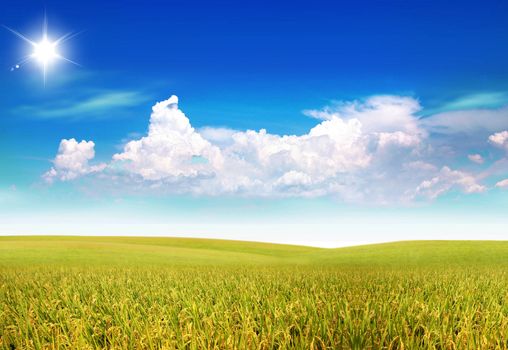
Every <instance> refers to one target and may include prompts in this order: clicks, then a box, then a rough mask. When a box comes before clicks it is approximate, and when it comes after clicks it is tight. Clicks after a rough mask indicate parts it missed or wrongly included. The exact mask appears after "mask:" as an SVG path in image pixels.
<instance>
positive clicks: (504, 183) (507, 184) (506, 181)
mask: <svg viewBox="0 0 508 350" xmlns="http://www.w3.org/2000/svg"><path fill="white" fill-rule="evenodd" d="M496 187H500V188H508V179H504V180H501V181H499V182H497V183H496Z"/></svg>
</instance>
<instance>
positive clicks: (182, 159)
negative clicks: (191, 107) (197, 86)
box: [113, 96, 223, 180]
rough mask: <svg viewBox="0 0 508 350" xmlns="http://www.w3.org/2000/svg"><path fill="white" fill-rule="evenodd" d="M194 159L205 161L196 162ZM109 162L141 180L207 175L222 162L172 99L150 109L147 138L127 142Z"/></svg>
mask: <svg viewBox="0 0 508 350" xmlns="http://www.w3.org/2000/svg"><path fill="white" fill-rule="evenodd" d="M195 157H202V158H203V159H206V160H207V162H206V163H203V162H199V163H196V162H194V161H193V159H195ZM113 159H114V160H115V161H121V162H122V165H123V167H124V169H125V170H128V171H129V172H131V173H133V174H137V175H140V176H141V177H142V178H143V179H145V180H164V179H170V178H172V179H175V180H176V179H177V178H178V177H198V176H210V174H211V173H213V171H214V170H215V169H218V168H220V167H221V166H222V163H223V159H222V155H221V152H220V150H219V148H217V147H216V146H213V145H212V144H211V143H210V142H208V141H207V140H205V139H204V138H203V137H202V136H201V135H200V134H199V133H198V132H196V130H195V129H194V128H193V127H192V126H191V124H190V122H189V119H188V118H187V117H186V116H185V114H183V112H182V111H181V110H180V109H178V97H176V96H171V97H170V98H169V99H168V100H166V101H162V102H159V103H157V104H156V105H155V106H153V108H152V115H151V117H150V127H149V131H148V135H147V136H145V137H142V138H140V139H138V140H133V141H130V142H128V143H127V144H126V145H125V146H124V150H123V152H122V153H118V154H115V155H114V156H113Z"/></svg>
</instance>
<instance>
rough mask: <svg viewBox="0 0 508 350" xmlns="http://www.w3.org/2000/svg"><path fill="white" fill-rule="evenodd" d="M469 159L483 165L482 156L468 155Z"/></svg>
mask: <svg viewBox="0 0 508 350" xmlns="http://www.w3.org/2000/svg"><path fill="white" fill-rule="evenodd" d="M467 158H468V159H469V160H470V161H472V162H473V163H476V164H483V162H484V159H483V157H482V156H481V155H480V154H468V156H467Z"/></svg>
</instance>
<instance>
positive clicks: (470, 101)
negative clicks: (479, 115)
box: [425, 91, 508, 115]
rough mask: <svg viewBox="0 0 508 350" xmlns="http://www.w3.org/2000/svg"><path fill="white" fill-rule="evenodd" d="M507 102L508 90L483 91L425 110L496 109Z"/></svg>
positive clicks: (434, 111) (430, 112)
mask: <svg viewBox="0 0 508 350" xmlns="http://www.w3.org/2000/svg"><path fill="white" fill-rule="evenodd" d="M507 104H508V92H506V91H496V92H481V93H475V94H470V95H466V96H461V97H459V98H457V99H455V100H452V101H449V102H447V103H445V104H443V105H442V106H440V107H439V108H436V109H429V110H425V114H426V115H429V114H437V113H440V112H450V111H458V110H474V109H494V108H500V107H503V106H505V105H507Z"/></svg>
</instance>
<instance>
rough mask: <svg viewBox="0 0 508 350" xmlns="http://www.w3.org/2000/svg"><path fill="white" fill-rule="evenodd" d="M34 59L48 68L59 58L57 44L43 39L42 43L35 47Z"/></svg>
mask: <svg viewBox="0 0 508 350" xmlns="http://www.w3.org/2000/svg"><path fill="white" fill-rule="evenodd" d="M32 57H33V58H35V59H36V60H37V62H39V63H40V64H42V65H44V66H47V65H48V64H50V63H51V62H52V61H53V60H55V59H56V58H58V52H57V50H56V45H55V43H52V42H50V41H48V40H47V39H43V40H42V41H41V42H39V43H37V44H35V45H34V52H33V54H32Z"/></svg>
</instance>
